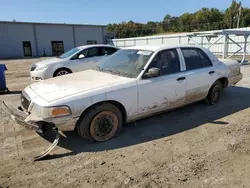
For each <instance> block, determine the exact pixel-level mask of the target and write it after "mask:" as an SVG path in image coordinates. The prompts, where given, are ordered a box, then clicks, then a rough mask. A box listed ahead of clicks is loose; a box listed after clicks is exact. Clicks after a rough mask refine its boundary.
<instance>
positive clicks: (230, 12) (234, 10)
mask: <svg viewBox="0 0 250 188" xmlns="http://www.w3.org/2000/svg"><path fill="white" fill-rule="evenodd" d="M240 6H241V2H239V3H237V2H236V0H233V1H232V4H231V6H230V7H229V8H227V9H226V12H225V16H224V21H225V24H226V26H227V28H235V27H236V25H237V18H238V13H239V8H240Z"/></svg>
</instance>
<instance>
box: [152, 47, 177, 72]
mask: <svg viewBox="0 0 250 188" xmlns="http://www.w3.org/2000/svg"><path fill="white" fill-rule="evenodd" d="M153 67H155V68H159V69H160V71H161V72H160V73H161V75H168V74H174V73H178V72H180V60H179V55H178V52H177V50H176V49H171V50H164V51H161V52H159V53H158V54H157V55H156V56H155V58H154V60H153V61H152V63H151V65H150V68H153Z"/></svg>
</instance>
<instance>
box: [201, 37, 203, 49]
mask: <svg viewBox="0 0 250 188" xmlns="http://www.w3.org/2000/svg"><path fill="white" fill-rule="evenodd" d="M201 46H202V47H203V37H201Z"/></svg>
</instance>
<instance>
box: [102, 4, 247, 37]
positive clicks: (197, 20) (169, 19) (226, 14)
mask: <svg viewBox="0 0 250 188" xmlns="http://www.w3.org/2000/svg"><path fill="white" fill-rule="evenodd" d="M240 7H241V2H239V3H237V2H236V1H235V0H233V1H232V4H231V5H230V7H228V8H227V9H226V11H220V10H219V9H217V8H211V9H209V8H202V9H200V10H198V11H196V12H194V13H184V14H182V15H180V16H171V15H170V14H166V15H165V16H164V18H163V20H162V21H160V22H153V21H149V22H147V23H146V24H142V23H136V22H134V21H132V20H130V21H128V22H122V23H119V24H108V25H107V30H108V31H111V32H115V35H116V37H117V38H126V37H138V36H147V35H153V34H157V33H164V32H189V31H205V30H217V29H226V28H234V27H236V26H237V20H238V17H239V8H240ZM240 26H241V27H246V26H250V9H249V8H242V14H241V17H240Z"/></svg>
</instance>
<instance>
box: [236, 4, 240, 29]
mask: <svg viewBox="0 0 250 188" xmlns="http://www.w3.org/2000/svg"><path fill="white" fill-rule="evenodd" d="M239 5H240V7H239V13H238V21H237V28H239V26H240V17H241V2H240V3H239Z"/></svg>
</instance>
